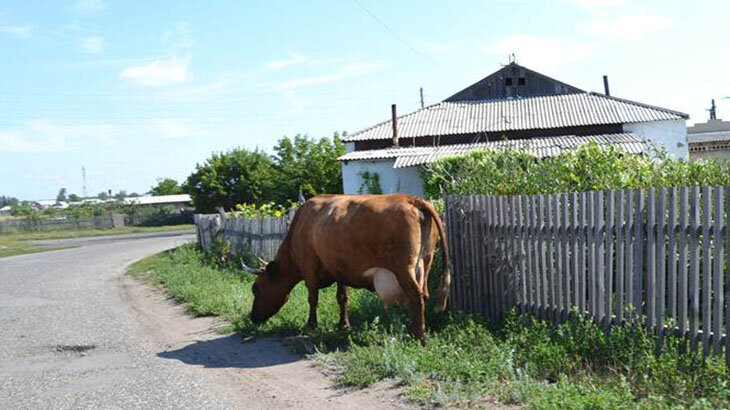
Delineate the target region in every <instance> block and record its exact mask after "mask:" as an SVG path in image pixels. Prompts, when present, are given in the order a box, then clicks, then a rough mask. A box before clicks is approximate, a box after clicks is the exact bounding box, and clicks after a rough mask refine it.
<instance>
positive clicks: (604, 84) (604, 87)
mask: <svg viewBox="0 0 730 410" xmlns="http://www.w3.org/2000/svg"><path fill="white" fill-rule="evenodd" d="M603 91H604V93H605V94H606V95H607V96H609V97H610V96H611V92H610V91H608V76H607V75H604V76H603Z"/></svg>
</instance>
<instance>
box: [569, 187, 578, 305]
mask: <svg viewBox="0 0 730 410" xmlns="http://www.w3.org/2000/svg"><path fill="white" fill-rule="evenodd" d="M570 202H571V205H570V207H571V211H572V213H571V217H570V221H571V222H570V224H571V226H570V228H571V230H570V242H571V243H572V244H573V249H572V253H571V256H572V259H573V261H572V263H571V267H572V271H573V272H572V273H573V289H572V292H573V299H572V300H573V306H575V307H578V306H579V304H580V301H579V294H580V290H579V286H578V278H579V272H580V271H579V269H580V266H579V254H578V248H579V246H580V245H579V243H580V234H579V233H578V229H579V228H578V227H579V225H578V194H577V193H572V194H571V195H570Z"/></svg>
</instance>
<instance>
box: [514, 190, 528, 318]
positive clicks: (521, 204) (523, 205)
mask: <svg viewBox="0 0 730 410" xmlns="http://www.w3.org/2000/svg"><path fill="white" fill-rule="evenodd" d="M517 209H518V210H519V212H518V215H517V224H518V225H519V226H520V227H521V228H520V230H519V243H520V303H521V308H520V309H521V310H522V312H526V311H527V308H526V307H527V306H528V304H529V303H528V300H527V277H528V273H527V267H528V265H529V262H528V256H527V255H528V251H527V249H528V248H527V229H528V219H527V201H526V200H525V196H524V195H518V196H517Z"/></svg>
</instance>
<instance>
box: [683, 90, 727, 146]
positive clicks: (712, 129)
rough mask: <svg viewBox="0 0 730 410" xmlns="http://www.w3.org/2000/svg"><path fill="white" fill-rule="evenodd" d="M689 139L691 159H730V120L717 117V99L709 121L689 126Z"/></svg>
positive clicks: (713, 103)
mask: <svg viewBox="0 0 730 410" xmlns="http://www.w3.org/2000/svg"><path fill="white" fill-rule="evenodd" d="M687 141H688V142H689V158H690V159H691V160H697V159H711V158H714V159H730V121H723V120H721V119H718V118H717V116H716V111H715V100H712V108H710V119H709V120H708V121H707V122H703V123H697V124H695V125H693V126H691V127H687Z"/></svg>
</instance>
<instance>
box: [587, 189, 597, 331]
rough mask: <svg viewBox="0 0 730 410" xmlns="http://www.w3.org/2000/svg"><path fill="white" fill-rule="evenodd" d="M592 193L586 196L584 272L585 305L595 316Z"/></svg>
mask: <svg viewBox="0 0 730 410" xmlns="http://www.w3.org/2000/svg"><path fill="white" fill-rule="evenodd" d="M594 198H595V195H594V193H589V194H588V195H587V197H586V200H587V201H586V212H587V218H588V229H587V232H586V248H587V250H588V260H587V262H586V264H587V265H588V266H587V272H586V278H587V279H588V280H587V283H586V286H587V289H586V291H587V293H588V294H587V296H586V298H587V300H586V307H587V308H588V314H589V315H591V316H593V317H595V316H596V313H597V311H596V286H595V275H596V271H597V265H596V250H595V244H596V220H595V218H596V217H597V216H596V215H595V209H594V206H593V204H594V201H593V200H594Z"/></svg>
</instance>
